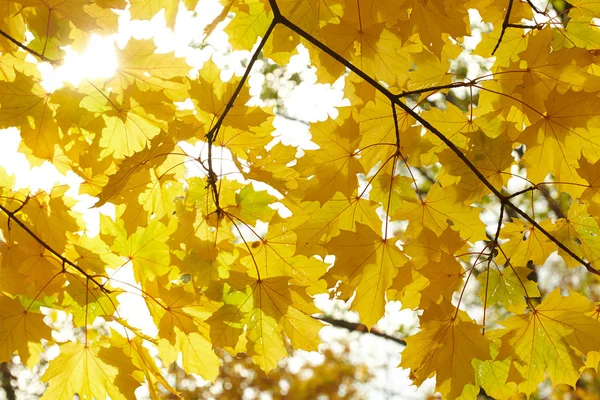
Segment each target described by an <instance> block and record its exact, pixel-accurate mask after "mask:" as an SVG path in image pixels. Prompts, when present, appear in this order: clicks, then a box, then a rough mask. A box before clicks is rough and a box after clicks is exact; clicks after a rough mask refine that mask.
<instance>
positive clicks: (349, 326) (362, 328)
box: [313, 316, 406, 346]
mask: <svg viewBox="0 0 600 400" xmlns="http://www.w3.org/2000/svg"><path fill="white" fill-rule="evenodd" d="M313 318H314V319H317V320H319V321H323V322H327V323H328V324H329V325H332V326H335V327H336V328H344V329H346V330H349V331H351V332H361V333H369V334H371V335H375V336H379V337H380V338H383V339H387V340H391V341H393V342H396V343H398V344H400V345H402V346H406V341H404V340H402V339H400V338H397V337H395V336H392V335H388V334H387V333H383V332H381V331H379V330H377V329H375V328H371V330H369V328H367V326H366V325H365V324H361V323H356V322H349V321H346V320H343V319H337V318H333V317H328V316H322V317H320V316H313Z"/></svg>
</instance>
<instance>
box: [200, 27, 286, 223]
mask: <svg viewBox="0 0 600 400" xmlns="http://www.w3.org/2000/svg"><path fill="white" fill-rule="evenodd" d="M275 25H277V21H276V20H275V19H274V20H273V21H271V24H270V25H269V27H268V28H267V31H266V32H265V36H264V37H263V38H262V39H261V40H260V42H259V44H258V47H257V48H256V50H255V51H254V54H252V57H251V58H250V61H249V62H248V65H247V66H246V70H245V71H244V75H242V78H241V79H240V81H239V83H238V85H237V87H236V88H235V91H234V92H233V95H232V96H231V98H230V99H229V101H228V102H227V104H226V105H225V109H224V110H223V113H222V114H221V115H220V116H219V119H218V120H217V122H216V123H215V125H214V126H213V127H212V128H211V129H210V131H208V133H207V134H206V139H207V141H208V184H209V186H210V187H211V189H212V192H213V197H214V201H215V207H216V212H217V215H218V216H219V215H220V214H221V211H222V210H221V207H220V205H219V191H218V189H217V180H218V177H217V174H216V173H215V171H214V169H213V162H212V161H213V157H212V148H213V143H214V142H215V139H216V138H217V135H218V134H219V129H221V126H222V125H223V121H225V117H226V116H227V114H228V113H229V111H230V110H231V109H232V108H233V104H234V103H235V101H236V100H237V98H238V96H239V94H240V92H241V91H242V88H243V87H244V84H245V83H246V80H247V79H248V76H250V71H251V70H252V67H253V66H254V63H256V60H258V57H259V55H260V52H261V51H262V49H263V47H264V46H265V44H266V43H267V40H268V39H269V37H270V36H271V33H273V29H275Z"/></svg>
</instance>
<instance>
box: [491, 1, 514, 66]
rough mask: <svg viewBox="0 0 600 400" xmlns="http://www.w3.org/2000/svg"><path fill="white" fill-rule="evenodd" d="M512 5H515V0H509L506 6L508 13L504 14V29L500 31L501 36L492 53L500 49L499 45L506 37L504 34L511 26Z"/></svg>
mask: <svg viewBox="0 0 600 400" xmlns="http://www.w3.org/2000/svg"><path fill="white" fill-rule="evenodd" d="M512 6H513V0H508V7H507V8H506V15H505V16H504V22H502V30H501V31H500V37H499V38H498V42H497V43H496V46H495V47H494V50H493V51H492V55H494V53H495V52H496V50H498V47H500V43H502V38H503V37H504V34H505V33H506V29H507V28H508V26H509V22H508V20H509V19H510V13H511V12H512Z"/></svg>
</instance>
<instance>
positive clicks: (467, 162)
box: [272, 0, 600, 276]
mask: <svg viewBox="0 0 600 400" xmlns="http://www.w3.org/2000/svg"><path fill="white" fill-rule="evenodd" d="M272 1H274V0H272ZM512 3H513V0H510V3H509V10H508V12H507V18H505V21H508V17H509V14H510V10H511V9H512ZM279 20H280V23H281V24H283V25H285V26H286V27H288V28H289V29H290V30H292V31H293V32H295V33H297V34H298V35H300V36H302V37H303V38H304V39H305V40H306V41H308V42H309V43H311V44H312V45H314V46H315V47H317V48H318V49H320V50H322V51H323V52H325V53H326V54H327V55H329V56H330V57H332V58H333V59H334V60H336V61H338V62H339V63H341V64H342V65H344V66H345V67H346V68H348V69H349V70H350V71H352V72H353V73H355V74H356V75H358V76H359V77H360V78H362V79H363V80H364V81H366V82H367V83H369V84H370V85H371V86H373V87H374V88H375V89H376V90H377V91H379V92H380V93H381V94H382V95H384V96H386V97H387V98H388V99H390V100H391V101H393V102H394V103H396V105H398V107H400V108H401V109H402V110H403V111H404V112H406V113H407V114H408V115H410V116H411V117H413V118H414V119H415V120H416V121H417V122H419V123H420V124H421V125H422V126H423V127H425V128H426V129H427V130H428V131H430V132H431V133H432V134H434V135H435V136H437V137H438V138H439V139H440V140H441V141H442V142H444V144H445V145H446V146H448V148H449V149H450V150H452V152H454V154H456V156H457V157H458V158H459V159H460V160H461V161H462V162H463V163H464V164H465V165H466V166H467V167H468V168H469V169H470V170H471V172H473V174H475V176H476V177H477V179H479V180H480V181H481V182H482V183H483V184H484V185H485V186H486V187H487V188H488V189H489V190H490V191H491V192H492V194H493V195H494V196H496V197H497V198H498V200H499V201H500V202H501V203H502V204H504V205H505V206H507V207H509V208H511V209H512V210H514V212H515V213H516V214H518V215H519V216H521V217H522V218H523V219H525V220H526V221H527V222H529V223H530V224H532V225H533V226H534V227H535V228H536V229H538V230H539V231H540V232H541V233H542V234H543V235H544V236H546V237H547V238H548V239H549V240H550V241H552V242H553V243H554V244H556V245H557V246H558V247H559V248H560V249H561V250H563V251H564V252H565V253H567V254H568V255H569V256H571V257H572V258H573V259H574V260H576V261H577V262H579V263H581V265H583V266H584V267H585V268H586V269H587V270H588V271H589V272H591V273H593V274H595V275H599V276H600V271H598V270H597V269H595V268H594V267H592V266H591V265H590V263H588V262H586V261H584V260H583V259H582V258H581V257H580V256H578V255H577V254H576V253H575V252H574V251H573V250H571V249H569V248H568V247H567V246H565V245H564V244H563V243H562V242H561V241H560V240H558V239H556V238H555V237H554V235H552V234H550V233H549V232H548V231H547V230H546V229H544V228H543V227H542V226H541V225H540V224H539V223H538V222H537V221H535V219H533V218H532V217H531V216H529V214H527V213H526V212H524V211H522V210H521V209H520V208H519V207H518V206H516V205H514V204H513V203H511V202H510V200H509V199H508V198H507V197H506V196H504V195H503V194H502V193H501V192H500V191H499V190H498V189H496V188H495V187H494V185H492V184H491V182H490V181H489V180H488V179H487V178H486V177H485V176H483V174H482V173H481V172H480V171H479V170H478V169H477V167H476V166H475V165H474V164H473V163H472V162H471V160H469V159H468V158H467V156H466V155H465V154H464V153H463V152H462V151H461V150H460V149H459V148H458V147H457V146H456V145H455V144H454V143H452V141H451V140H450V139H448V138H447V137H446V135H444V134H443V133H442V132H441V131H439V130H438V129H437V128H436V127H434V126H433V125H431V123H429V121H427V120H426V119H424V118H423V117H422V116H421V115H419V114H418V113H417V112H416V111H415V110H413V109H412V108H411V107H409V106H407V105H406V104H404V103H402V102H401V101H400V99H399V98H398V95H396V94H393V93H392V92H390V90H389V89H387V88H386V87H384V86H383V85H382V84H380V83H379V82H377V81H376V80H375V79H373V78H372V77H370V76H369V75H367V74H366V73H365V72H364V71H362V70H361V69H360V68H358V67H356V66H355V65H354V64H352V63H351V62H350V61H348V60H346V59H345V58H344V57H342V56H341V55H340V54H338V53H337V52H335V51H334V50H332V49H331V48H330V47H328V46H327V45H325V44H323V43H321V42H320V41H319V40H317V39H316V38H315V37H314V36H312V35H311V34H309V33H308V32H306V31H305V30H303V29H302V28H300V27H299V26H297V25H295V24H294V23H293V22H291V21H290V20H289V19H287V18H286V17H284V16H280V17H279ZM507 23H508V22H507Z"/></svg>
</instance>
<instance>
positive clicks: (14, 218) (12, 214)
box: [0, 204, 111, 294]
mask: <svg viewBox="0 0 600 400" xmlns="http://www.w3.org/2000/svg"><path fill="white" fill-rule="evenodd" d="M0 210H2V211H3V212H4V213H5V214H6V215H7V216H8V220H9V221H11V220H12V221H15V222H16V223H17V225H19V226H20V227H21V228H23V230H24V231H25V232H27V233H28V234H29V236H31V237H32V238H33V239H34V240H35V241H36V242H38V243H39V244H41V245H42V246H43V247H44V248H45V249H46V250H48V251H49V252H50V253H52V254H54V256H55V257H56V258H58V259H59V260H60V261H61V262H62V265H63V270H64V268H65V266H67V265H68V266H70V267H72V268H74V269H76V270H77V271H79V273H81V274H82V275H83V276H85V277H86V278H87V279H89V280H90V281H92V282H93V283H94V284H95V285H96V286H98V287H99V288H100V290H102V291H103V292H104V293H107V294H108V293H111V291H110V290H109V289H107V288H106V287H105V286H104V285H103V284H102V283H100V282H98V281H97V280H96V279H94V277H92V275H90V274H88V273H87V272H85V271H84V270H83V268H81V267H80V266H78V265H77V264H75V263H73V262H72V261H71V260H69V259H68V258H66V257H63V256H62V255H61V254H60V253H59V252H57V251H56V250H54V249H53V248H52V247H50V246H49V245H48V244H47V243H46V242H45V241H44V240H42V239H41V238H40V237H39V236H38V235H36V234H35V232H33V231H32V230H31V229H29V227H28V226H27V225H25V223H24V222H23V221H21V220H20V219H19V218H17V216H16V215H15V212H13V211H10V210H9V209H7V208H6V207H4V206H3V205H2V204H0Z"/></svg>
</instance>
